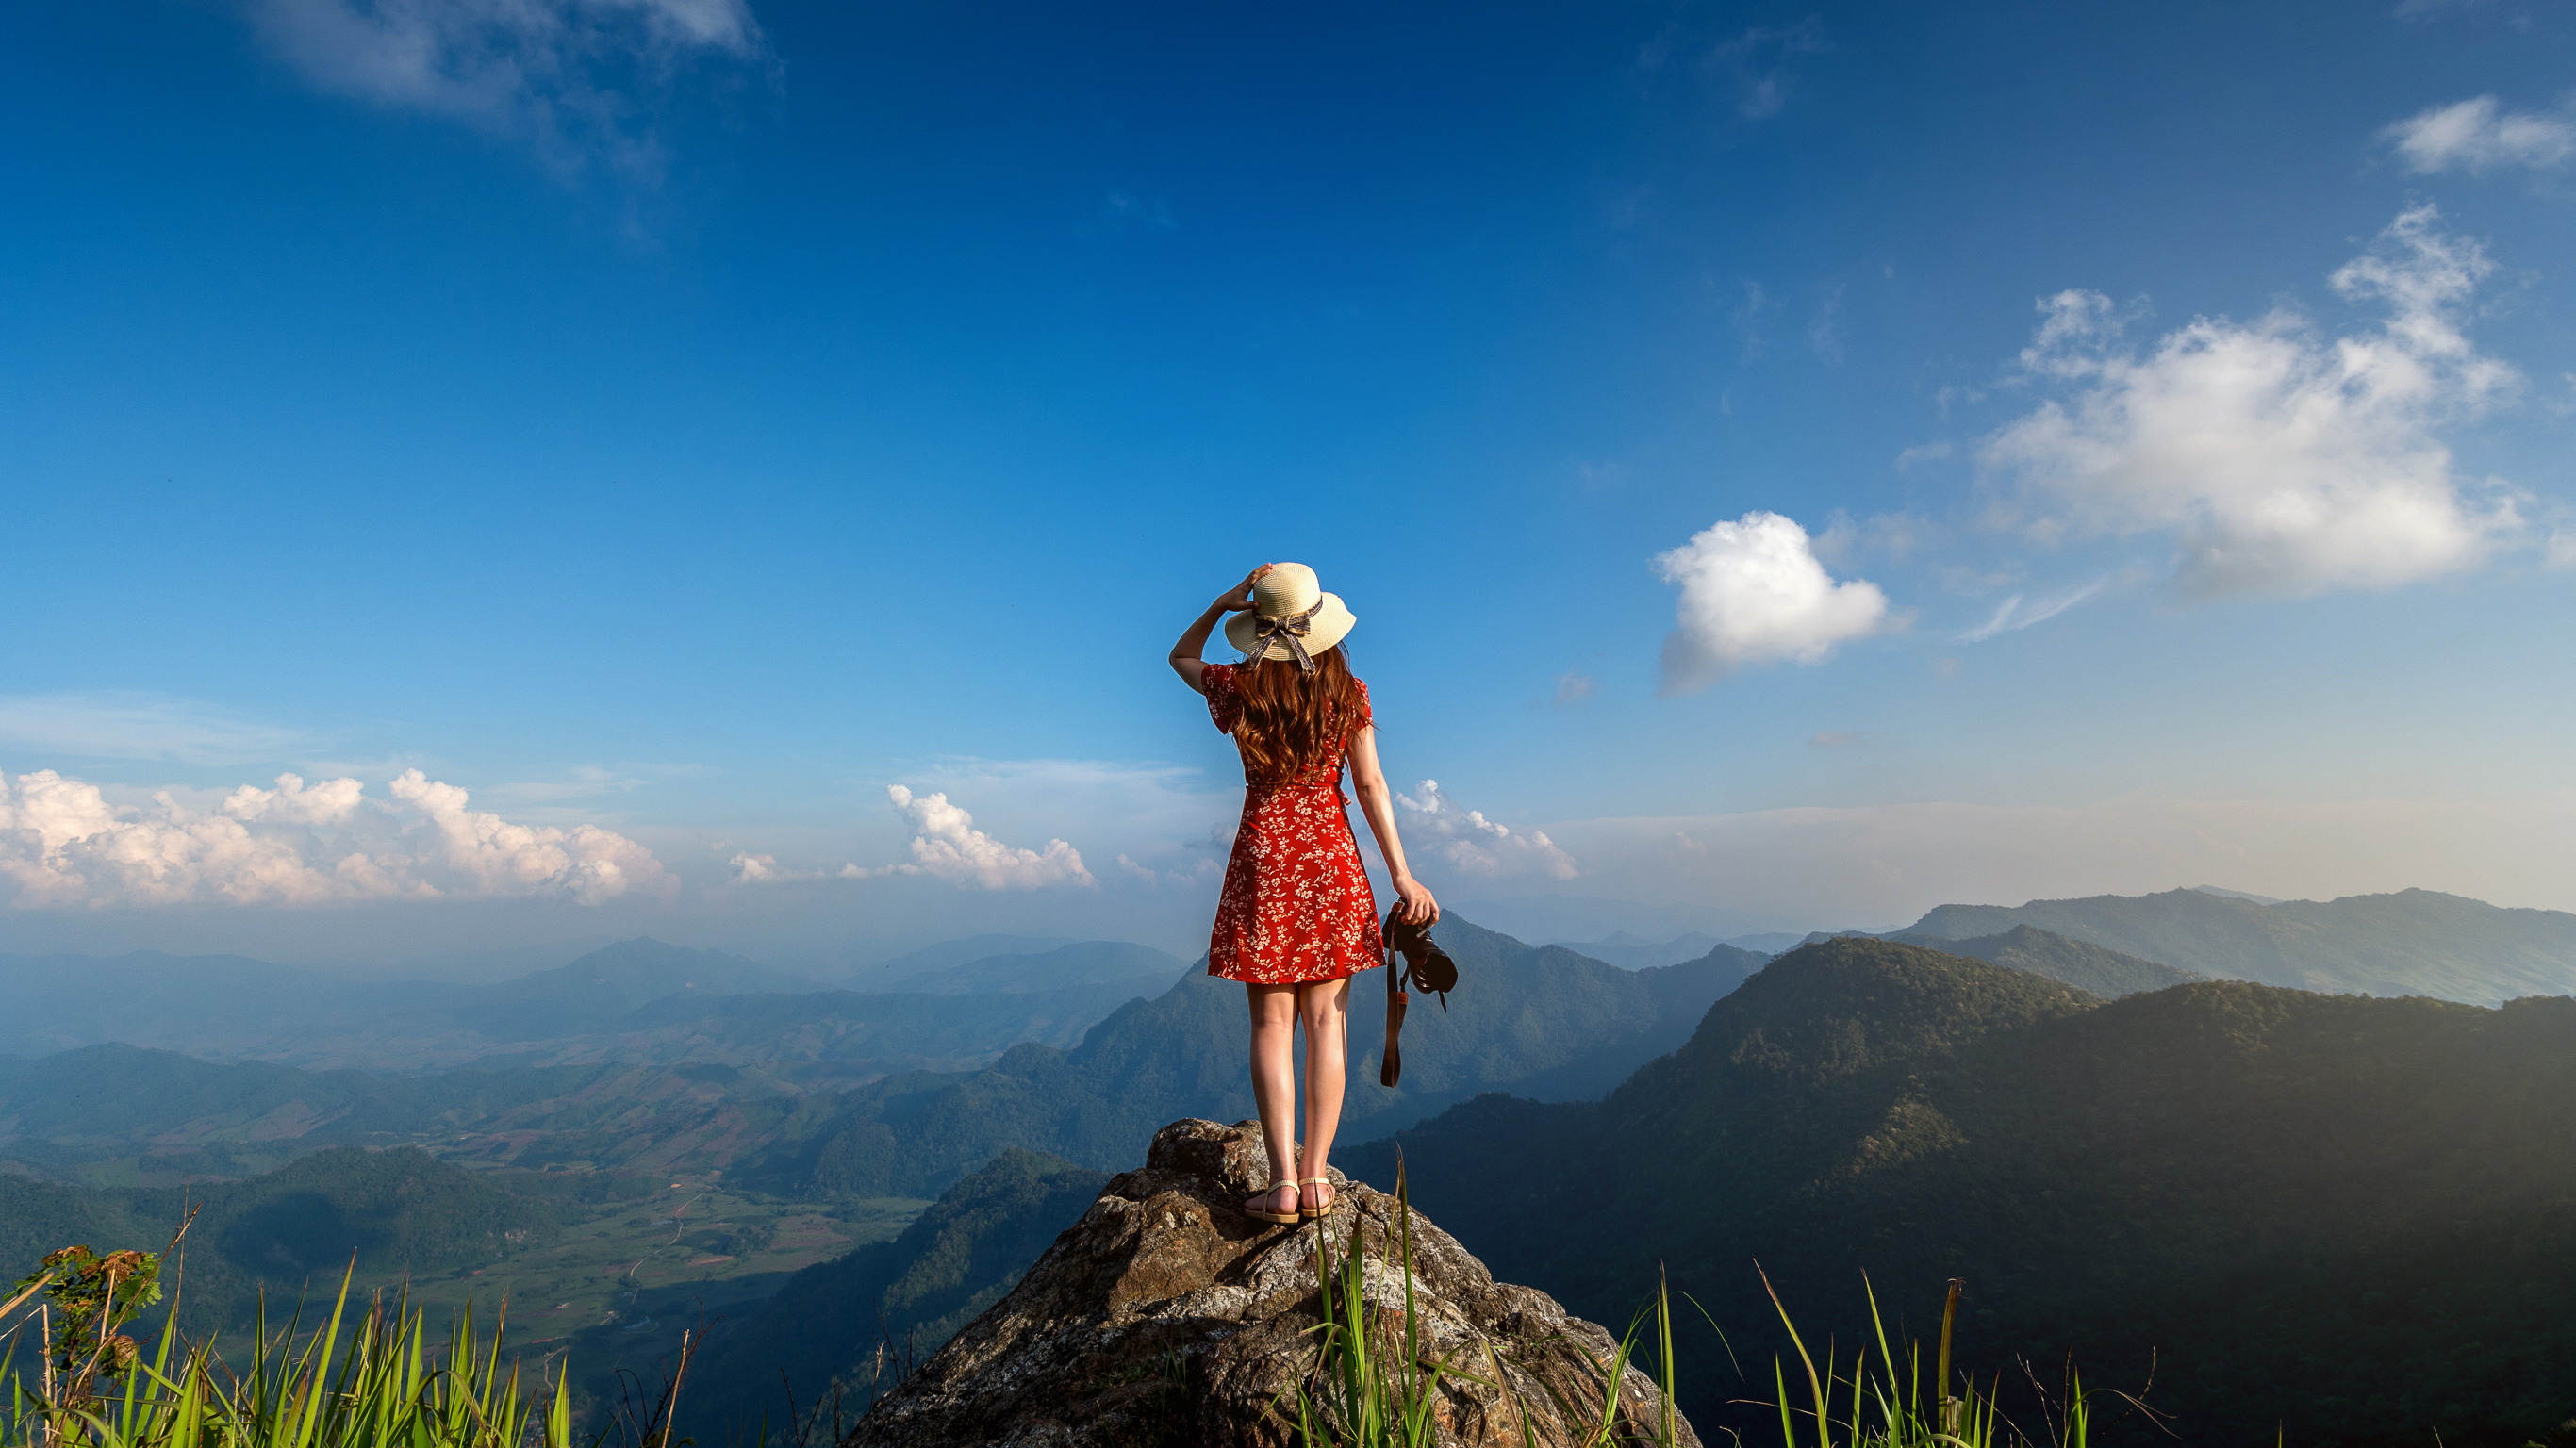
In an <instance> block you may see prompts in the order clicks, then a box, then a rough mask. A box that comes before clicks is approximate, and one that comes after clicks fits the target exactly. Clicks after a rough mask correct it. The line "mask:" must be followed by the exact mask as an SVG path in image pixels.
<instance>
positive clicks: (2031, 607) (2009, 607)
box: [1958, 577, 2111, 644]
mask: <svg viewBox="0 0 2576 1448" xmlns="http://www.w3.org/2000/svg"><path fill="white" fill-rule="evenodd" d="M2110 581H2111V580H2110V579H2109V578H2107V577H2104V578H2097V579H2094V580H2093V581H2092V582H2091V583H2086V584H2082V585H2079V586H2077V587H2074V588H2070V589H2067V590H2065V591H2064V592H2062V593H2056V594H2051V595H2049V596H2048V597H2045V598H2038V599H2031V598H2027V597H2025V596H2024V595H2022V594H2018V593H2016V594H2014V595H2013V596H2012V597H2010V598H2007V599H2005V600H2004V601H2003V602H2002V603H2001V604H1999V605H1997V606H1996V608H1995V612H1994V617H1992V618H1989V619H1987V620H1986V621H1985V622H1984V623H1982V624H1979V625H1978V626H1976V627H1975V628H1972V629H1970V630H1968V631H1967V632H1966V633H1963V634H1961V635H1959V638H1958V641H1959V642H1960V643H1963V644H1981V643H1984V642H1985V641H1986V640H1988V639H1990V638H1993V637H1994V636H1995V635H1997V634H2008V633H2018V632H2020V631H2021V630H2023V629H2026V628H2029V627H2030V626H2031V625H2033V624H2038V623H2046V622H2048V621H2049V620H2050V619H2052V618H2055V617H2057V616H2058V615H2059V614H2061V613H2064V612H2066V611H2067V610H2068V609H2070V608H2073V607H2074V606H2075V605H2077V604H2079V603H2082V602H2083V601H2084V600H2086V599H2088V598H2091V597H2092V596H2093V595H2095V594H2097V593H2100V592H2101V591H2102V587H2103V585H2104V584H2107V583H2109V582H2110Z"/></svg>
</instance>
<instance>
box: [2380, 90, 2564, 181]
mask: <svg viewBox="0 0 2576 1448" xmlns="http://www.w3.org/2000/svg"><path fill="white" fill-rule="evenodd" d="M2379 138H2380V139H2381V140H2383V141H2385V142H2387V143H2388V144H2389V145H2390V146H2392V147H2394V148H2395V149H2396V151H2397V155H2398V157H2399V159H2401V160H2403V161H2404V162H2405V163H2406V169H2408V170H2410V171H2413V172H2415V173H2416V174H2418V175H2432V174H2435V173H2437V172H2442V171H2466V172H2468V173H2469V174H2470V175H2473V176H2474V175H2480V174H2483V173H2485V172H2489V171H2500V170H2506V169H2509V168H2515V167H2525V168H2528V169H2530V170H2534V171H2546V170H2550V169H2552V168H2555V167H2559V166H2564V165H2566V164H2567V163H2568V162H2569V161H2571V160H2576V115H2571V114H2570V113H2569V112H2567V111H2564V110H2562V111H2558V112H2555V113H2552V112H2546V111H2508V110H2505V109H2504V108H2503V107H2501V106H2499V105H2497V104H2496V98H2495V97H2494V96H2479V97H2478V98H2476V99H2475V100H2466V101H2459V102H2456V103H2454V104H2451V105H2447V106H2433V107H2429V108H2427V109H2425V110H2423V111H2419V112H2417V113H2416V114H2414V115H2412V116H2409V117H2407V118H2406V119H2405V120H2402V121H2399V122H2398V123H2396V124H2395V125H2393V126H2390V127H2388V128H2387V129H2386V130H2383V131H2381V132H2380V133H2379Z"/></svg>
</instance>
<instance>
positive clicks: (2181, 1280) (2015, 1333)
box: [1354, 939, 2576, 1448]
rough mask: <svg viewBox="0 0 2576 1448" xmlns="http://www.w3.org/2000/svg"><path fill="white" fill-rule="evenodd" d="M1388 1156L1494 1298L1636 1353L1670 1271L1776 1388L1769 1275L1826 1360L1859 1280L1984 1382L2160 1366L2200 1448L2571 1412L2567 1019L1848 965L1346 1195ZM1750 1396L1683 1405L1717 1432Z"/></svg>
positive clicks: (1725, 1006)
mask: <svg viewBox="0 0 2576 1448" xmlns="http://www.w3.org/2000/svg"><path fill="white" fill-rule="evenodd" d="M1398 1146H1400V1147H1401V1148H1402V1150H1403V1152H1404V1154H1405V1156H1406V1159H1407V1162H1408V1165H1409V1167H1410V1177H1411V1183H1412V1187H1413V1190H1414V1192H1415V1195H1416V1197H1417V1199H1418V1200H1420V1201H1421V1202H1422V1204H1423V1206H1424V1208H1425V1210H1427V1211H1429V1212H1431V1213H1433V1214H1434V1215H1435V1216H1437V1218H1438V1219H1439V1220H1440V1221H1442V1222H1443V1223H1444V1224H1445V1225H1448V1226H1450V1227H1451V1229H1452V1230H1453V1231H1456V1232H1457V1233H1458V1235H1459V1236H1460V1238H1461V1240H1463V1241H1465V1242H1467V1243H1469V1244H1471V1245H1472V1246H1473V1247H1474V1249H1475V1250H1476V1251H1478V1252H1479V1253H1480V1254H1481V1255H1483V1256H1484V1257H1485V1258H1486V1260H1487V1261H1488V1263H1489V1264H1490V1265H1492V1266H1493V1268H1494V1270H1495V1271H1496V1272H1497V1273H1498V1274H1505V1275H1509V1276H1512V1277H1514V1278H1515V1279H1516V1280H1521V1281H1527V1282H1530V1283H1532V1284H1533V1285H1536V1286H1539V1287H1541V1288H1543V1289H1545V1290H1548V1291H1551V1292H1554V1293H1556V1294H1558V1295H1559V1296H1561V1297H1563V1298H1565V1299H1566V1300H1567V1302H1568V1304H1569V1305H1570V1306H1574V1307H1575V1308H1576V1309H1577V1310H1579V1311H1587V1312H1590V1313H1592V1314H1594V1315H1598V1316H1603V1317H1606V1318H1608V1319H1610V1320H1614V1321H1615V1320H1624V1314H1625V1312H1626V1310H1627V1308H1628V1307H1629V1306H1630V1305H1631V1304H1632V1303H1633V1301H1634V1298H1635V1295H1636V1293H1637V1292H1638V1291H1639V1289H1640V1287H1641V1286H1642V1285H1643V1284H1646V1283H1650V1282H1651V1281H1652V1280H1653V1278H1654V1274H1655V1271H1656V1269H1657V1267H1658V1264H1664V1265H1667V1266H1668V1267H1669V1269H1670V1271H1671V1273H1672V1278H1673V1281H1674V1283H1675V1285H1676V1286H1678V1287H1682V1288H1684V1289H1686V1290H1688V1291H1689V1292H1690V1293H1691V1294H1692V1295H1693V1297H1694V1298H1695V1299H1696V1300H1697V1301H1699V1302H1701V1303H1703V1304H1706V1305H1707V1306H1708V1308H1709V1309H1710V1310H1711V1311H1712V1312H1713V1313H1715V1314H1716V1317H1717V1320H1718V1322H1719V1323H1720V1324H1721V1325H1722V1326H1723V1327H1724V1328H1725V1330H1726V1332H1727V1334H1728V1337H1729V1339H1730V1341H1732V1342H1733V1343H1734V1345H1735V1349H1736V1351H1737V1353H1738V1354H1741V1355H1743V1360H1744V1361H1745V1364H1746V1367H1747V1369H1748V1370H1749V1369H1751V1368H1752V1367H1753V1366H1754V1365H1755V1364H1757V1363H1758V1362H1759V1361H1760V1360H1761V1356H1762V1354H1763V1352H1764V1351H1766V1350H1768V1349H1770V1348H1771V1347H1772V1346H1773V1345H1774V1344H1775V1343H1776V1344H1777V1345H1778V1346H1780V1347H1782V1348H1785V1346H1786V1344H1785V1342H1783V1341H1781V1340H1780V1339H1779V1332H1778V1325H1777V1319H1776V1317H1774V1316H1772V1315H1771V1307H1770V1304H1769V1302H1768V1300H1767V1299H1766V1298H1765V1297H1764V1296H1763V1295H1762V1292H1761V1288H1760V1285H1759V1282H1758V1280H1757V1279H1756V1277H1755V1275H1754V1269H1753V1264H1754V1262H1755V1261H1756V1260H1757V1259H1758V1260H1759V1262H1760V1263H1761V1266H1762V1268H1763V1269H1764V1271H1765V1272H1767V1273H1768V1275H1769V1278H1770V1280H1771V1282H1773V1283H1774V1284H1776V1285H1777V1286H1778V1287H1779V1288H1780V1289H1781V1291H1782V1293H1783V1296H1784V1298H1785V1299H1786V1301H1787V1302H1788V1304H1789V1305H1790V1307H1791V1308H1792V1310H1793V1311H1795V1312H1796V1313H1797V1314H1798V1315H1799V1320H1800V1322H1801V1325H1802V1327H1804V1328H1806V1329H1807V1330H1809V1332H1810V1340H1811V1341H1813V1340H1814V1337H1815V1335H1818V1334H1822V1333H1825V1332H1828V1331H1835V1332H1839V1333H1840V1334H1841V1340H1843V1341H1845V1342H1849V1341H1853V1340H1855V1336H1856V1334H1857V1332H1858V1330H1859V1329H1861V1328H1862V1327H1864V1326H1865V1317H1863V1316H1862V1299H1861V1290H1860V1289H1861V1274H1862V1273H1863V1272H1864V1271H1866V1272H1867V1273H1869V1274H1870V1280H1871V1281H1872V1282H1873V1283H1875V1285H1876V1287H1877V1290H1878V1293H1879V1299H1880V1301H1881V1303H1882V1304H1883V1305H1885V1306H1886V1308H1887V1309H1888V1311H1889V1312H1890V1314H1891V1315H1892V1316H1901V1317H1902V1318H1904V1319H1905V1320H1907V1321H1908V1322H1910V1323H1911V1324H1913V1325H1914V1326H1915V1327H1916V1328H1917V1329H1918V1330H1919V1329H1920V1328H1921V1326H1922V1325H1923V1324H1924V1323H1925V1322H1926V1321H1928V1315H1929V1314H1931V1313H1933V1312H1934V1311H1935V1310H1936V1308H1937V1299H1938V1294H1939V1290H1940V1285H1941V1283H1942V1282H1943V1281H1944V1280H1946V1279H1947V1278H1950V1277H1953V1276H1957V1277H1964V1278H1965V1279H1967V1281H1968V1284H1969V1298H1968V1301H1967V1306H1966V1310H1965V1315H1964V1317H1963V1319H1962V1321H1963V1327H1962V1339H1961V1348H1962V1351H1963V1353H1964V1356H1965V1360H1966V1361H1968V1362H1972V1363H1977V1364H1982V1365H1983V1366H1984V1367H1985V1368H1987V1369H1990V1370H1991V1369H2004V1368H2009V1366H2010V1365H2011V1364H2012V1363H2013V1362H2014V1361H2015V1359H2016V1358H2022V1359H2027V1360H2028V1361H2030V1362H2033V1363H2037V1364H2051V1363H2061V1362H2063V1361H2065V1360H2066V1358H2067V1355H2068V1354H2069V1353H2072V1354H2073V1355H2074V1359H2075V1361H2076V1362H2077V1363H2078V1364H2079V1365H2080V1366H2081V1367H2082V1368H2083V1370H2084V1372H2085V1378H2086V1381H2087V1383H2088V1384H2093V1385H2109V1386H2117V1387H2125V1388H2135V1387H2136V1386H2138V1384H2139V1383H2140V1382H2142V1381H2143V1380H2144V1378H2145V1377H2146V1373H2147V1367H2148V1364H2149V1361H2150V1354H2153V1355H2154V1361H2155V1362H2156V1364H2157V1367H2156V1375H2155V1393H2154V1400H2155V1401H2156V1402H2157V1403H2158V1404H2159V1405H2160V1406H2162V1407H2163V1408H2165V1409H2167V1410H2169V1411H2172V1412H2175V1413H2177V1414H2179V1415H2180V1416H2179V1417H2178V1419H2177V1421H2176V1425H2175V1431H2176V1432H2178V1433H2180V1434H2181V1435H2182V1437H2183V1438H2184V1439H2185V1440H2187V1441H2192V1442H2240V1441H2241V1442H2245V1443H2249V1444H2250V1443H2254V1442H2256V1441H2264V1442H2268V1441H2271V1439H2272V1438H2273V1436H2274V1433H2275V1429H2276V1426H2281V1425H2285V1426H2286V1432H2287V1436H2288V1438H2289V1440H2290V1441H2293V1442H2305V1443H2311V1444H2315V1443H2345V1444H2376V1443H2389V1444H2395V1443H2398V1442H2406V1443H2421V1442H2424V1441H2429V1439H2430V1436H2431V1434H2432V1432H2433V1431H2435V1430H2436V1429H2437V1428H2438V1430H2439V1431H2440V1433H2441V1434H2442V1436H2443V1440H2444V1441H2445V1442H2448V1443H2452V1444H2455V1445H2456V1444H2465V1443H2480V1444H2496V1445H2504V1448H2512V1445H2518V1444H2521V1443H2523V1442H2524V1441H2525V1440H2526V1439H2534V1440H2545V1439H2547V1438H2548V1435H2549V1434H2550V1433H2551V1432H2553V1431H2555V1425H2556V1424H2557V1423H2559V1422H2560V1421H2561V1420H2563V1419H2565V1418H2567V1417H2570V1416H2576V1325H2571V1324H2570V1322H2569V1320H2568V1319H2567V1317H2566V1315H2565V1314H2564V1312H2563V1311H2562V1310H2561V1307H2562V1305H2563V1303H2564V1302H2566V1301H2567V1300H2569V1299H2570V1298H2571V1296H2576V1001H2569V1000H2563V999H2539V1000H2525V1001H2520V1002H2516V1003H2515V1004H2513V1005H2510V1006H2508V1007H2505V1008H2503V1009H2479V1008H2475V1007H2469V1006H2462V1005H2454V1004H2449V1003H2445V1002H2440V1001H2433V1000H2425V999H2420V998H2416V999H2397V1000H2375V999H2361V998H2355V997H2337V996H2321V995H2315V994H2310V993H2307V992H2303V991H2295V990H2285V989H2279V988H2274V987H2266V986H2261V985H2254V984H2248V983H2244V982H2232V981H2230V982H2206V983H2195V984H2186V985H2182V986H2176V987H2173V988H2170V989H2166V990H2160V991H2153V992H2147V993H2141V994H2136V995H2132V996H2129V997H2126V998H2124V999H2122V1000H2119V1001H2116V1002H2112V1003H2110V1004H2102V1003H2100V1002H2098V1001H2097V1000H2095V999H2094V998H2092V997H2090V996H2088V995H2085V994H2083V993H2080V992H2077V991H2074V990H2072V989H2069V988H2067V987H2064V986H2061V985H2058V984H2056V983H2054V982H2051V981H2047V980H2043V979H2039V978H2036V977H2033V976H2030V975H2028V974H2024V973H2021V972H2018V971H2011V970H2006V969H2002V968H1998V967H1995V966H1991V965H1987V964H1985V963H1982V962H1978V961H1973V960H1968V959H1964V958H1961V957H1956V956H1948V955H1943V954H1939V953H1936V952H1933V951H1930V950H1926V949H1923V948H1920V947H1915V946H1909V945H1904V944H1899V943H1893V942H1884V941H1876V940H1869V939H1842V940H1835V941H1830V942H1826V943H1821V944H1817V945H1811V946H1808V947H1805V948H1803V949H1801V950H1798V951H1794V952H1791V953H1790V954H1788V955H1786V956H1783V957H1782V958H1781V959H1779V960H1778V961H1775V962H1773V963H1772V964H1771V965H1770V966H1768V967H1766V968H1765V969H1764V970H1763V971H1762V972H1761V973H1759V974H1758V975H1756V976H1755V977H1754V978H1753V979H1751V980H1750V981H1748V982H1747V983H1746V984H1745V985H1744V987H1743V988H1742V989H1741V990H1739V991H1737V992H1736V993H1735V994H1734V995H1732V996H1730V997H1729V998H1728V999H1726V1000H1725V1001H1722V1002H1721V1003H1719V1005H1718V1006H1717V1008H1716V1009H1714V1010H1712V1011H1711V1012H1710V1013H1709V1015H1708V1018H1707V1019H1706V1021H1705V1022H1704V1023H1703V1024H1702V1025H1701V1027H1700V1029H1699V1031H1698V1033H1697V1034H1696V1035H1695V1036H1694V1037H1693V1039H1692V1040H1691V1042H1690V1043H1689V1044H1688V1045H1687V1046H1686V1047H1684V1048H1683V1049H1682V1050H1680V1051H1678V1052H1676V1053H1674V1054H1673V1055H1671V1056H1668V1057H1665V1058H1663V1059H1661V1060H1658V1061H1655V1062H1653V1063H1651V1064H1650V1065H1648V1066H1647V1067H1646V1068H1645V1069H1643V1070H1641V1071H1639V1072H1638V1073H1637V1075H1636V1077H1635V1078H1634V1079H1633V1080H1631V1081H1630V1082H1629V1083H1627V1084H1626V1085H1625V1086H1623V1087H1622V1088H1621V1089H1620V1090H1619V1091H1617V1092H1616V1093H1614V1094H1613V1095H1612V1096H1611V1097H1610V1098H1609V1099H1608V1100H1606V1101H1604V1102H1601V1103H1598V1104H1574V1105H1540V1104H1537V1103H1531V1102H1523V1101H1514V1100H1508V1099H1504V1098H1501V1097H1487V1098H1484V1099H1481V1100H1478V1101H1474V1102H1471V1103H1467V1104H1466V1105H1463V1106H1461V1107H1458V1108H1456V1109H1453V1110H1451V1111H1450V1112H1448V1113H1446V1114H1444V1115H1443V1116H1441V1117H1439V1118H1437V1119H1435V1120H1432V1121H1429V1122H1426V1123H1424V1124H1422V1125H1421V1126H1418V1127H1415V1128H1413V1129H1411V1130H1408V1131H1405V1132H1402V1133H1400V1134H1399V1135H1398V1136H1397V1137H1396V1138H1394V1140H1392V1141H1382V1142H1377V1143H1372V1144H1371V1145H1370V1146H1369V1147H1368V1148H1366V1149H1364V1150H1363V1151H1362V1152H1361V1153H1360V1154H1359V1155H1358V1156H1357V1158H1356V1159H1355V1162H1354V1165H1355V1166H1356V1167H1357V1169H1359V1170H1361V1171H1363V1172H1365V1173H1366V1174H1367V1175H1368V1176H1369V1177H1370V1179H1371V1180H1373V1181H1381V1182H1382V1181H1384V1180H1390V1179H1391V1177H1392V1168H1393V1165H1394V1151H1395V1148H1397V1147H1398ZM1578 1222H1580V1223H1592V1224H1602V1223H1616V1224H1617V1230H1615V1231H1598V1230H1581V1231H1577V1230H1568V1225H1567V1224H1570V1223H1578ZM1694 1351H1695V1352H1696V1353H1699V1354H1702V1355H1705V1356H1707V1357H1712V1358H1722V1357H1724V1351H1723V1350H1722V1349H1721V1348H1720V1347H1719V1345H1718V1344H1717V1343H1716V1342H1715V1341H1714V1340H1707V1341H1704V1342H1703V1343H1702V1344H1701V1345H1700V1346H1699V1347H1698V1348H1696V1349H1694ZM1766 1376H1767V1375H1766ZM1743 1386H1744V1385H1739V1384H1735V1383H1733V1382H1732V1381H1731V1380H1725V1381H1720V1380H1719V1379H1718V1378H1717V1377H1715V1376H1709V1377H1703V1378H1702V1380H1701V1383H1700V1385H1699V1386H1698V1387H1697V1388H1695V1389H1694V1391H1693V1392H1692V1393H1691V1394H1689V1395H1686V1400H1685V1401H1686V1406H1687V1407H1688V1408H1689V1409H1690V1411H1691V1412H1692V1413H1693V1414H1694V1415H1697V1414H1700V1413H1703V1412H1705V1413H1707V1414H1708V1415H1709V1416H1708V1417H1707V1418H1705V1419H1702V1420H1701V1421H1703V1422H1704V1423H1724V1422H1726V1421H1729V1420H1728V1418H1727V1416H1726V1415H1727V1414H1728V1413H1729V1412H1732V1411H1735V1410H1733V1409H1730V1408H1727V1407H1726V1406H1725V1405H1724V1403H1723V1401H1722V1400H1724V1399H1727V1398H1732V1397H1735V1396H1738V1395H1740V1394H1741V1393H1742V1389H1743ZM1754 1386H1755V1387H1756V1388H1757V1390H1758V1393H1759V1395H1760V1396H1762V1397H1764V1398H1766V1399H1767V1397H1768V1385H1767V1382H1765V1383H1763V1384H1758V1385H1754ZM1739 1426H1742V1427H1744V1429H1745V1430H1746V1431H1748V1432H1749V1431H1752V1425H1751V1424H1750V1423H1749V1422H1747V1423H1744V1424H1740V1425H1739ZM2141 1441H2143V1439H2141Z"/></svg>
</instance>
